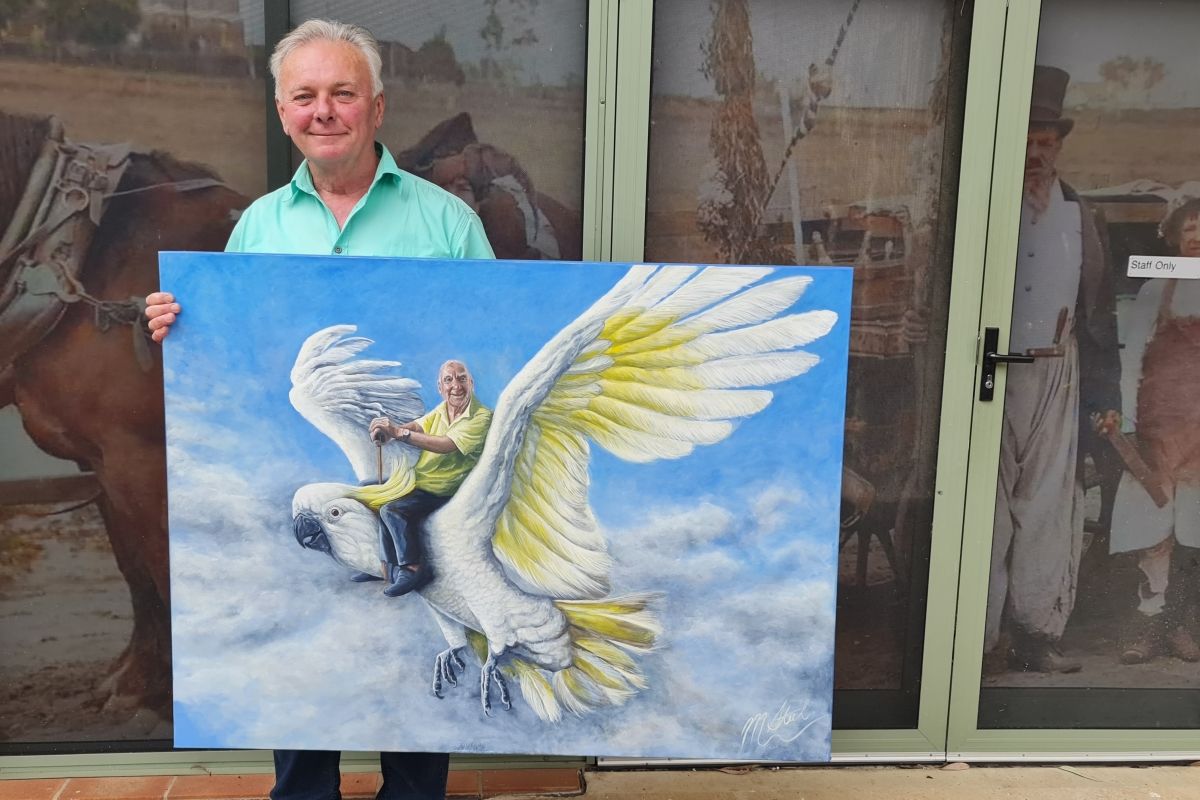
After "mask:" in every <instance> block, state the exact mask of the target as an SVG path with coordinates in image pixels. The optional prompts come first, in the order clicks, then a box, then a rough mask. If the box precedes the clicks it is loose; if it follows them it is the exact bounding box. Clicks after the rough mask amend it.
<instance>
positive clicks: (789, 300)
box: [460, 266, 837, 599]
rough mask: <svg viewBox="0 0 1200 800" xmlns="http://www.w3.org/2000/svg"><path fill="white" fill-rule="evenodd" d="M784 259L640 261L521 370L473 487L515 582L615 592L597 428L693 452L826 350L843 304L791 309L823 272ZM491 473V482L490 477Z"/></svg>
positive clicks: (619, 448)
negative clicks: (782, 266) (592, 454)
mask: <svg viewBox="0 0 1200 800" xmlns="http://www.w3.org/2000/svg"><path fill="white" fill-rule="evenodd" d="M772 272H773V270H771V269H769V268H763V267H710V268H705V269H701V268H697V267H686V266H664V267H657V268H656V267H651V266H638V267H634V268H633V269H631V270H630V271H629V272H628V273H627V274H626V275H625V277H624V278H623V279H622V280H621V281H620V282H618V283H617V285H616V286H614V287H613V289H612V290H611V291H609V292H608V293H607V294H606V295H605V296H604V297H602V298H601V299H600V300H599V301H597V302H596V303H595V304H594V305H593V306H592V308H590V309H589V310H588V311H586V312H584V313H583V314H582V315H581V316H580V317H579V318H578V319H576V320H575V321H574V322H573V323H571V324H570V325H568V326H567V327H566V328H564V329H563V330H562V331H560V332H559V333H558V335H556V336H555V337H554V338H553V339H552V340H551V341H550V342H549V343H547V344H546V346H545V347H543V348H542V350H541V351H540V352H539V353H538V354H537V355H536V356H535V357H534V358H533V359H532V360H531V361H530V362H529V364H527V365H526V366H525V367H524V368H523V369H522V370H521V371H520V372H519V373H518V374H517V375H516V376H515V377H514V378H513V380H512V381H511V382H510V383H509V385H508V387H507V388H506V389H505V391H504V393H503V394H502V395H501V397H500V399H499V402H498V403H497V406H496V412H495V415H494V417H493V421H492V426H491V430H490V432H489V434H488V440H487V444H486V446H485V449H484V452H483V454H482V456H481V459H480V465H479V466H478V467H476V470H475V472H474V473H472V475H471V476H470V477H469V478H468V481H472V479H474V478H475V477H476V476H479V480H478V481H475V483H476V484H477V485H475V486H468V485H467V484H464V486H463V489H461V490H460V494H462V492H463V491H464V490H468V489H470V490H471V491H472V492H475V491H478V492H481V493H482V494H486V495H487V496H486V499H485V504H486V505H489V506H490V508H488V509H487V512H488V513H491V514H494V515H495V519H496V522H495V534H494V536H493V539H492V547H493V551H494V553H495V554H496V557H497V558H498V559H499V560H500V561H501V562H502V563H503V564H504V566H505V569H506V571H507V572H508V573H509V575H510V577H511V578H512V579H513V580H514V581H515V582H517V583H518V584H519V585H522V586H523V587H525V588H526V589H527V590H530V589H532V590H536V591H538V592H539V593H541V594H545V595H548V596H550V597H554V598H559V599H586V598H596V597H601V596H603V595H604V594H605V593H606V592H607V590H608V571H609V561H608V557H607V554H606V546H605V542H604V540H603V537H602V536H601V534H600V533H599V531H598V530H597V528H596V521H595V519H594V517H593V515H592V510H591V507H590V506H589V503H588V460H589V449H588V448H589V440H591V441H592V442H595V443H596V444H598V445H600V446H601V447H603V448H604V449H606V450H608V451H609V452H610V453H612V454H614V455H616V456H618V457H619V458H622V459H625V460H627V461H634V462H648V461H654V460H657V459H667V458H682V457H683V456H686V455H688V454H689V453H691V452H692V450H693V449H695V447H696V446H697V445H705V444H714V443H716V442H719V441H721V440H722V439H724V438H725V437H727V436H728V435H729V434H730V433H731V432H732V431H733V428H734V426H733V423H732V422H731V420H733V419H736V418H738V417H746V416H750V415H751V414H754V413H756V412H758V411H761V410H762V409H763V408H765V407H766V406H767V404H768V403H770V402H771V398H772V393H771V392H770V391H767V390H765V389H762V388H757V387H763V386H768V385H770V384H774V383H779V382H780V381H784V380H787V379H789V378H792V377H795V376H797V375H800V374H801V373H803V372H806V371H808V370H809V369H810V368H812V367H813V365H815V364H816V363H817V362H818V360H819V359H818V358H817V356H815V355H813V354H811V353H807V352H805V351H803V350H801V349H799V348H801V347H803V346H804V345H806V344H808V343H810V342H812V341H814V340H815V339H819V338H820V337H822V336H824V335H826V334H827V333H828V332H829V331H830V329H831V328H832V327H833V325H834V324H835V323H836V322H837V314H836V313H835V312H833V311H825V310H817V311H807V312H803V313H796V314H785V312H786V311H787V310H788V309H789V308H790V307H791V306H792V305H793V304H794V303H795V302H796V301H797V300H798V299H799V297H800V295H801V294H803V292H804V290H805V288H806V287H807V286H808V284H809V283H810V282H811V280H812V279H811V278H809V277H806V276H794V277H783V278H779V279H776V280H772V281H769V282H764V279H765V278H767V277H768V276H769V275H771V273H772ZM485 466H486V467H487V469H483V467H485ZM485 475H486V476H487V478H488V480H489V481H490V482H491V485H490V486H482V485H478V484H479V483H481V482H482V481H483V479H484V476H485ZM509 481H511V483H510V484H509ZM506 488H507V491H505V490H506Z"/></svg>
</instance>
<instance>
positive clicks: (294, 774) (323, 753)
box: [271, 750, 450, 800]
mask: <svg viewBox="0 0 1200 800" xmlns="http://www.w3.org/2000/svg"><path fill="white" fill-rule="evenodd" d="M341 759H342V754H341V753H340V752H338V751H337V750H276V751H275V786H274V788H272V789H271V800H341V797H342V793H341V791H340V789H339V786H340V784H341V780H342V776H341V773H340V771H339V769H338V765H339V764H340V763H341ZM379 766H380V769H381V770H382V772H383V785H382V786H381V787H380V788H379V793H378V794H377V795H375V797H376V800H445V797H446V773H447V771H448V770H449V769H450V756H448V755H446V754H445V753H380V754H379Z"/></svg>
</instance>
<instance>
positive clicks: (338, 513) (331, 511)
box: [329, 508, 342, 519]
mask: <svg viewBox="0 0 1200 800" xmlns="http://www.w3.org/2000/svg"><path fill="white" fill-rule="evenodd" d="M341 515H342V510H341V509H340V508H331V509H329V516H331V517H333V518H334V519H337V518H338V517H340V516H341Z"/></svg>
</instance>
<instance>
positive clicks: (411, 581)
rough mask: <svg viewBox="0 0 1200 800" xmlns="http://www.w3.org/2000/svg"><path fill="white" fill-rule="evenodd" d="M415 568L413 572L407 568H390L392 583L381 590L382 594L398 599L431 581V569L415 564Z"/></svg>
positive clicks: (422, 564)
mask: <svg viewBox="0 0 1200 800" xmlns="http://www.w3.org/2000/svg"><path fill="white" fill-rule="evenodd" d="M416 567H417V568H416V569H415V570H414V569H409V568H408V567H407V566H403V567H392V575H391V578H392V583H391V585H390V586H388V587H387V588H386V589H384V590H383V593H384V594H385V595H387V596H388V597H399V596H400V595H404V594H408V593H409V592H413V591H416V590H417V589H420V588H421V587H422V586H424V585H425V584H427V583H429V582H430V581H431V580H433V570H432V569H430V568H429V567H428V566H426V565H425V564H424V563H421V564H417V565H416Z"/></svg>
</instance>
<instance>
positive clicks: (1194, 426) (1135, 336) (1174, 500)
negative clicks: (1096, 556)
mask: <svg viewBox="0 0 1200 800" xmlns="http://www.w3.org/2000/svg"><path fill="white" fill-rule="evenodd" d="M1159 235H1161V236H1162V238H1163V239H1165V240H1166V242H1167V244H1168V245H1169V246H1170V248H1171V249H1172V250H1173V251H1174V252H1176V253H1178V254H1179V255H1181V256H1186V257H1190V258H1200V183H1189V184H1184V185H1183V186H1182V187H1180V189H1179V191H1178V192H1177V193H1176V196H1175V197H1174V198H1173V199H1172V201H1171V202H1170V204H1169V205H1168V208H1167V215H1166V217H1165V218H1164V219H1163V222H1162V225H1161V226H1160V228H1159ZM1125 355H1126V366H1127V368H1128V369H1130V370H1132V371H1133V372H1134V375H1132V376H1131V377H1133V378H1135V379H1136V380H1137V383H1136V385H1137V387H1138V391H1137V400H1136V406H1135V408H1134V409H1130V410H1129V413H1127V415H1126V416H1127V417H1128V416H1131V415H1132V416H1133V417H1134V420H1133V421H1134V423H1135V426H1136V428H1137V440H1138V446H1139V449H1140V450H1141V452H1142V455H1143V457H1144V458H1145V461H1146V463H1147V465H1148V466H1149V467H1150V469H1151V470H1153V473H1154V474H1153V476H1152V477H1151V478H1150V480H1152V481H1154V482H1155V483H1156V484H1157V486H1155V487H1153V488H1155V489H1157V491H1158V492H1160V493H1161V494H1160V495H1159V499H1158V502H1156V501H1155V500H1154V499H1152V498H1151V495H1150V492H1149V491H1148V490H1147V487H1146V486H1145V485H1143V483H1142V482H1140V481H1139V480H1137V479H1136V478H1135V477H1134V476H1133V475H1132V474H1129V473H1126V474H1125V475H1123V476H1122V478H1121V485H1120V487H1119V488H1118V489H1117V498H1116V504H1115V506H1114V508H1113V520H1112V536H1111V538H1110V539H1109V549H1110V550H1111V551H1112V552H1113V553H1126V552H1134V553H1136V554H1137V559H1138V568H1139V569H1140V570H1141V572H1142V580H1141V585H1140V586H1139V591H1138V598H1137V600H1138V605H1137V613H1136V614H1135V620H1136V622H1135V626H1134V630H1133V631H1131V632H1130V634H1129V635H1128V637H1127V641H1126V642H1125V643H1124V644H1123V645H1122V649H1121V661H1122V662H1123V663H1126V664H1140V663H1142V662H1145V661H1149V660H1151V659H1153V658H1155V657H1156V656H1158V655H1160V654H1163V653H1167V654H1170V655H1173V656H1175V657H1176V658H1180V659H1183V660H1184V661H1200V645H1197V643H1196V640H1195V638H1194V636H1193V633H1192V630H1191V626H1192V625H1194V624H1195V622H1196V619H1197V612H1200V584H1198V583H1197V579H1198V577H1200V550H1198V549H1197V548H1200V403H1198V402H1197V398H1200V377H1198V376H1197V372H1196V365H1197V364H1200V282H1198V281H1187V280H1173V279H1162V278H1154V279H1150V280H1148V281H1146V282H1145V283H1144V284H1142V288H1141V289H1140V290H1139V291H1138V294H1137V299H1136V300H1135V301H1134V303H1133V306H1132V308H1131V309H1130V313H1129V318H1128V330H1127V334H1126V337H1125ZM1159 503H1162V504H1161V505H1160V504H1159Z"/></svg>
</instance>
